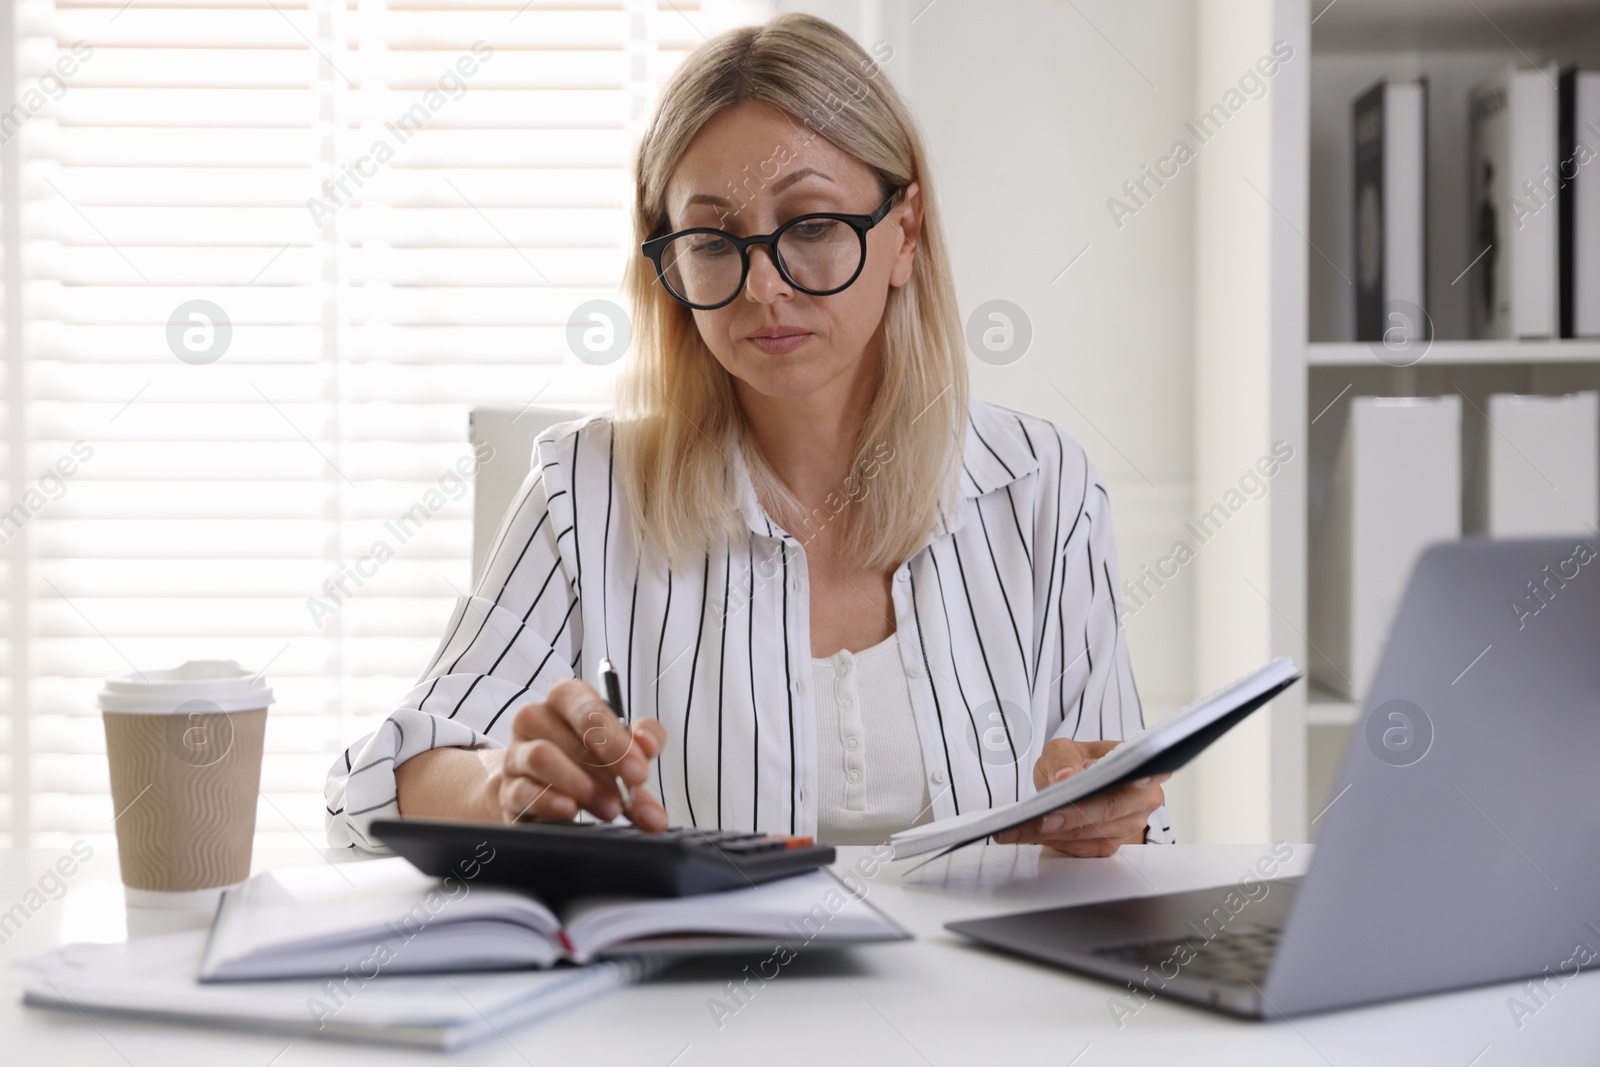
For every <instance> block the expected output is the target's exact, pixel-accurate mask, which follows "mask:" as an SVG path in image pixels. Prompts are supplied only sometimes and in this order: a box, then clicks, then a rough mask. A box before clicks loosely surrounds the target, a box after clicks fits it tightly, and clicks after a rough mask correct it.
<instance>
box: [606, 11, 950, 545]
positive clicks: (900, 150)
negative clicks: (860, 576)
mask: <svg viewBox="0 0 1600 1067" xmlns="http://www.w3.org/2000/svg"><path fill="white" fill-rule="evenodd" d="M879 75H881V71H880V69H879V67H878V65H877V63H876V62H875V61H874V60H872V59H871V58H870V57H868V55H867V53H866V52H865V51H864V50H863V49H862V48H861V47H860V46H859V45H858V44H856V43H855V41H853V40H851V38H850V37H849V36H847V35H846V34H845V33H844V32H843V31H841V30H840V29H839V28H838V27H836V26H834V25H833V24H832V23H829V22H826V21H824V20H822V19H819V18H816V17H814V16H810V15H803V14H784V15H780V16H778V17H777V18H774V19H772V20H771V21H770V22H768V23H766V24H765V25H762V26H746V27H741V28H739V29H734V30H730V31H728V32H726V33H723V34H721V35H720V36H718V37H717V38H715V39H714V40H711V41H708V42H707V43H706V44H704V45H702V46H701V47H700V48H698V49H696V50H695V51H694V52H693V53H691V54H690V55H689V56H688V57H687V58H686V59H685V60H684V61H683V62H682V64H680V66H679V67H678V69H677V70H676V71H675V72H674V74H673V75H672V77H671V78H670V79H669V80H668V82H667V83H666V85H665V86H664V87H663V88H662V91H661V96H660V103H659V105H658V107H657V109H656V112H655V115H654V116H653V118H652V120H651V122H650V125H649V126H648V127H647V128H646V130H645V132H644V134H643V137H642V140H641V142H640V145H639V150H638V155H637V157H636V160H635V164H634V188H635V197H634V204H633V224H634V244H633V254H632V256H631V257H630V259H629V265H628V269H627V276H626V280H625V283H624V285H625V288H626V290H627V293H628V297H629V300H630V302H631V305H632V310H633V329H634V339H635V351H634V353H633V358H632V359H631V361H630V363H629V365H628V366H627V367H626V368H625V369H624V370H623V372H622V374H621V375H620V376H619V379H618V383H617V397H616V399H617V424H616V443H617V451H618V454H619V457H620V460H621V462H620V463H619V471H620V476H621V478H622V479H623V482H624V485H625V487H626V493H625V495H626V498H627V501H628V508H629V511H630V512H631V515H632V519H633V522H634V524H635V529H636V530H637V531H639V533H640V535H641V539H642V541H643V543H645V544H649V545H651V546H653V547H654V548H655V549H656V550H657V551H659V552H660V553H661V555H662V556H663V557H665V558H666V559H667V560H668V562H669V563H670V564H671V565H673V566H681V565H686V564H688V563H689V561H691V560H692V559H694V558H696V557H699V556H701V555H702V554H703V553H704V552H707V551H709V550H710V548H711V547H712V546H713V545H717V544H720V543H722V542H721V538H722V537H726V538H727V539H728V543H730V544H733V545H742V544H743V543H744V540H745V538H746V537H747V536H748V534H749V527H748V526H747V525H746V524H745V523H744V521H743V520H742V518H741V514H740V510H739V509H740V502H741V500H742V499H743V495H744V494H743V488H742V487H740V486H737V485H735V484H734V467H733V450H734V449H736V448H740V447H742V448H743V451H744V456H745V462H746V464H747V466H748V469H749V474H750V480H751V482H752V483H753V485H754V486H755V489H756V492H757V496H758V499H760V500H761V501H762V503H763V504H764V505H765V506H766V507H767V508H768V509H769V512H770V514H771V515H772V517H773V519H775V520H776V521H777V522H778V523H779V524H780V525H782V526H783V527H784V528H785V529H787V530H788V531H789V532H790V533H791V534H794V535H795V536H796V537H800V538H802V539H809V538H805V537H804V535H803V534H802V533H801V529H802V528H803V527H807V526H809V525H811V524H812V523H813V522H814V521H816V519H817V517H818V514H819V513H821V516H822V520H823V521H824V522H827V521H830V519H831V521H836V522H837V523H838V524H839V525H838V526H837V527H836V533H837V535H838V541H837V545H838V549H839V552H840V555H841V556H842V558H843V560H844V562H845V563H846V564H847V565H852V566H858V567H873V568H879V567H887V566H891V565H898V564H900V563H902V562H904V561H905V560H906V559H908V558H909V557H910V556H911V555H912V554H913V553H915V552H916V551H918V550H919V549H920V548H921V547H922V546H923V545H924V544H925V543H926V542H927V539H928V537H929V536H930V535H931V533H932V531H933V529H934V526H935V523H936V521H937V519H938V515H939V511H940V509H941V508H943V509H945V510H946V511H947V512H948V509H949V507H950V506H951V504H952V503H953V499H954V491H955V486H956V484H957V474H958V472H959V467H960V462H961V454H962V445H963V442H964V440H965V433H966V420H967V397H968V385H967V367H966V362H965V355H964V352H963V345H964V340H963V336H962V330H961V322H960V314H959V312H958V310H957V307H956V299H955V291H954V287H953V285H952V284H951V282H950V266H949V261H948V258H947V255H946V251H945V242H944V235H943V232H942V230H941V229H940V226H939V212H938V207H937V205H936V203H935V200H934V195H933V189H932V187H931V185H930V183H929V181H928V171H927V165H926V156H925V154H924V152H923V148H922V141H921V138H920V136H919V135H918V132H917V128H916V124H915V121H914V120H913V119H912V117H911V114H910V111H909V109H908V108H907V107H906V104H905V102H904V101H903V100H902V99H901V97H900V95H899V93H898V92H896V91H895V89H894V87H893V86H892V85H890V84H889V83H888V79H887V78H884V77H881V76H879ZM839 89H843V90H844V91H845V92H846V93H848V94H849V96H848V99H843V98H841V97H840V96H839V95H838V94H837V92H836V90H839ZM752 100H753V101H758V102H760V103H763V104H767V105H770V106H772V107H776V108H778V109H779V110H781V111H783V112H785V113H786V114H788V115H789V116H790V117H791V118H792V119H794V120H795V122H796V123H797V124H804V126H805V130H804V131H799V130H798V127H797V132H799V133H800V134H801V136H804V137H806V139H807V140H809V138H810V137H814V136H817V135H819V134H820V135H823V136H825V137H826V138H827V139H828V140H829V141H830V142H832V143H833V144H834V145H836V146H837V147H838V148H839V149H840V150H841V151H843V152H845V153H847V154H848V155H850V156H852V157H854V158H855V159H857V160H860V161H861V162H862V163H864V164H866V165H867V166H868V167H870V168H871V169H872V170H873V172H874V173H875V174H876V175H877V177H878V179H879V181H880V182H881V183H882V185H883V187H884V188H883V193H882V195H884V196H887V195H888V192H889V190H891V189H894V190H899V189H902V188H903V187H904V186H905V185H906V184H908V183H909V182H912V181H917V182H918V183H919V184H920V189H921V194H922V205H923V214H922V233H921V235H920V239H919V243H918V245H917V251H916V256H915V261H914V264H913V266H912V270H911V278H910V280H909V281H908V282H907V283H906V284H905V285H903V286H899V287H891V288H890V290H889V294H888V302H887V304H886V306H885V308H884V313H883V321H882V323H881V325H880V329H881V330H882V331H883V339H882V345H881V359H880V365H879V373H878V374H877V376H876V381H875V384H874V395H873V397H872V400H871V403H870V406H869V408H868V412H867V416H866V419H865V421H864V423H863V424H862V426H861V428H860V432H859V434H858V436H857V440H856V442H855V451H854V454H855V456H856V457H857V458H856V462H855V463H854V464H853V465H852V468H851V476H850V478H849V479H847V483H849V484H847V485H846V486H842V487H841V490H842V492H841V493H840V494H838V495H839V496H840V498H841V499H843V500H845V504H844V506H842V507H841V506H834V505H831V504H830V506H829V509H828V511H824V510H823V509H821V508H818V509H814V510H813V512H812V514H810V515H807V514H806V512H805V508H804V507H803V506H802V505H801V503H800V501H799V500H798V499H796V497H795V496H794V494H793V493H792V492H791V491H790V490H789V488H788V487H787V486H786V485H785V484H784V483H783V482H782V480H781V479H779V478H778V477H777V475H776V473H775V472H774V471H773V470H772V468H771V466H770V465H769V464H768V463H767V462H766V460H765V458H764V457H763V456H762V455H761V450H760V448H759V447H758V446H757V444H756V441H755V438H754V436H753V435H752V434H750V433H749V432H748V427H747V424H746V421H745V414H744V411H743V408H742V406H741V405H740V403H739V401H738V397H737V394H736V393H735V392H734V387H733V379H732V376H731V375H730V374H729V373H728V372H727V371H726V370H724V369H723V367H722V365H721V364H720V363H718V362H717V360H716V357H715V356H713V355H712V353H711V350H710V349H709V348H708V347H707V346H706V344H705V342H704V340H703V339H702V338H701V336H700V332H699V330H698V328H697V327H696V325H695V322H694V317H693V313H692V312H691V311H690V309H689V308H688V307H686V306H684V305H682V304H680V303H678V302H677V301H676V300H674V299H673V298H672V297H671V296H670V295H669V294H668V293H667V292H666V291H665V290H663V289H662V287H661V285H660V284H659V282H658V281H657V279H656V275H655V269H654V267H653V266H652V265H651V264H650V262H649V260H648V259H646V258H645V257H644V256H643V255H641V254H639V253H638V251H637V249H638V246H639V244H640V243H642V242H644V241H645V240H647V239H649V238H650V237H651V236H653V235H654V234H655V233H656V232H658V230H659V229H660V228H661V227H663V226H664V225H665V223H666V219H667V211H666V189H667V183H668V180H669V179H670V178H671V176H672V173H673V171H674V170H675V169H676V168H677V165H678V162H679V160H680V159H681V158H682V157H683V154H684V151H685V150H686V149H687V148H688V146H689V142H690V141H691V140H693V139H694V136H695V135H696V134H697V133H698V132H699V131H700V129H701V128H702V127H703V126H705V124H706V123H707V122H709V121H710V120H711V119H712V118H714V117H715V116H716V115H717V114H719V113H720V112H722V111H724V110H726V109H727V108H730V107H733V106H735V105H737V104H740V103H743V102H745V101H752ZM821 299H826V298H821ZM885 449H887V450H888V455H887V456H886V455H885ZM863 472H868V473H866V477H868V478H870V479H871V485H870V486H865V485H864V484H862V482H861V476H862V473H863ZM831 499H832V498H831V497H830V500H831ZM829 512H833V513H836V516H837V517H836V518H832V516H830V514H829Z"/></svg>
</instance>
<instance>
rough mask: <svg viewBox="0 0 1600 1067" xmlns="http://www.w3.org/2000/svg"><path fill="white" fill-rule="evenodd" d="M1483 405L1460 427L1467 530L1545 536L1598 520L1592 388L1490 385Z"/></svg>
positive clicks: (1598, 446) (1598, 407) (1598, 439)
mask: <svg viewBox="0 0 1600 1067" xmlns="http://www.w3.org/2000/svg"><path fill="white" fill-rule="evenodd" d="M1484 407H1485V408H1486V410H1485V411H1484V413H1483V414H1482V415H1481V416H1478V415H1476V413H1474V417H1473V418H1472V419H1471V420H1470V422H1469V426H1470V428H1471V432H1470V433H1468V434H1466V435H1465V439H1466V441H1467V463H1468V469H1467V471H1466V472H1465V473H1466V493H1467V496H1466V519H1467V521H1466V528H1467V532H1469V533H1483V534H1488V535H1489V536H1491V537H1552V536H1558V535H1561V534H1582V533H1585V532H1587V531H1588V530H1590V529H1592V528H1593V527H1594V526H1595V524H1596V523H1600V501H1597V497H1600V393H1596V392H1593V391H1589V392H1582V393H1568V394H1567V395H1565V396H1517V395H1514V394H1511V393H1495V394H1492V395H1491V396H1490V397H1489V400H1488V403H1487V404H1485V405H1484Z"/></svg>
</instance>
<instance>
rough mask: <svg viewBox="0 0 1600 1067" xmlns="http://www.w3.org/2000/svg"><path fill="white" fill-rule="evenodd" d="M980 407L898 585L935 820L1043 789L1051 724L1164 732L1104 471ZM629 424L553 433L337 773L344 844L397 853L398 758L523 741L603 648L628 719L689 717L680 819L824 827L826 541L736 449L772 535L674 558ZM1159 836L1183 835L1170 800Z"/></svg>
mask: <svg viewBox="0 0 1600 1067" xmlns="http://www.w3.org/2000/svg"><path fill="white" fill-rule="evenodd" d="M969 415H970V418H969V419H968V422H967V428H966V438H965V442H964V448H963V464H962V474H961V493H960V498H959V501H958V507H956V508H955V509H954V511H953V513H951V514H946V513H945V512H944V511H943V510H942V509H941V511H940V514H939V520H938V523H937V524H936V526H935V528H934V531H933V533H932V534H931V536H930V538H929V540H928V543H927V544H925V545H924V546H923V547H922V548H921V549H920V550H919V551H918V552H917V553H916V554H915V555H913V556H912V557H911V558H910V559H909V560H907V561H906V562H905V563H903V564H902V565H901V566H900V567H899V568H898V569H897V570H896V572H895V575H894V581H893V583H892V596H893V606H894V615H895V637H894V640H895V642H896V645H897V648H898V652H899V656H900V660H901V663H902V664H903V666H904V668H905V673H906V677H907V679H908V680H909V682H910V687H911V699H912V704H913V707H914V709H915V713H916V721H917V734H918V738H919V742H920V745H921V747H922V757H923V767H924V769H925V772H926V773H927V775H928V788H929V795H930V796H931V797H932V799H933V817H934V818H935V819H941V818H948V817H951V816H954V815H958V814H960V813H961V812H964V811H971V810H973V809H976V808H985V807H991V806H994V805H996V804H1005V803H1009V802H1012V801H1015V800H1018V799H1021V798H1022V797H1024V796H1026V795H1028V794H1030V793H1032V792H1034V787H1033V766H1034V763H1035V761H1036V760H1037V759H1038V758H1039V754H1040V751H1041V750H1042V748H1043V747H1044V744H1045V742H1046V741H1047V740H1050V739H1051V738H1055V737H1070V738H1075V739H1078V740H1101V739H1121V738H1124V737H1127V736H1128V735H1129V734H1131V733H1132V732H1134V731H1136V730H1138V729H1140V728H1141V727H1142V726H1143V713H1142V710H1141V708H1140V703H1139V695H1138V690H1137V688H1136V687H1135V685H1134V681H1133V672H1132V669H1131V667H1130V666H1129V661H1128V649H1127V644H1126V642H1125V641H1124V639H1123V632H1122V628H1121V625H1120V622H1119V617H1118V610H1117V585H1118V571H1117V558H1116V550H1115V544H1114V539H1113V536H1112V529H1111V514H1110V505H1109V500H1108V498H1107V496H1106V491H1105V487H1104V486H1103V484H1102V483H1101V480H1100V477H1099V475H1098V473H1097V472H1096V471H1095V469H1094V467H1093V466H1092V465H1091V464H1090V463H1089V460H1088V457H1087V456H1086V455H1085V454H1084V451H1083V449H1082V448H1080V447H1079V446H1078V444H1077V442H1075V441H1073V440H1072V439H1071V438H1070V437H1068V436H1067V435H1066V434H1064V433H1062V432H1061V430H1060V429H1058V428H1057V427H1056V426H1055V425H1054V424H1053V423H1051V422H1049V421H1048V420H1046V419H1043V418H1039V417H1037V416H1033V415H1026V414H1023V413H1020V412H1016V411H1011V410H1009V409H1007V408H1003V407H999V406H996V405H993V404H989V403H985V402H982V401H974V402H973V403H972V404H971V407H970V409H969ZM611 430H612V423H611V418H610V416H609V415H608V414H604V413H602V414H596V415H591V416H587V417H585V418H582V419H579V420H575V421H572V422H566V423H562V424H560V425H557V426H553V427H551V428H550V429H548V430H546V431H545V432H544V433H542V434H540V435H539V437H538V438H537V440H536V441H535V443H534V447H533V462H532V464H531V466H532V469H531V471H530V473H529V475H528V477H527V480H526V481H525V482H524V483H523V485H522V487H521V489H520V490H519V492H518V495H517V498H516V500H515V501H514V503H513V504H512V506H511V508H510V509H509V510H508V511H507V513H506V516H505V517H504V519H502V520H501V523H500V528H499V530H498V531H497V533H496V537H495V542H494V545H493V548H492V549H491V552H490V555H489V558H488V560H487V562H486V564H485V566H484V572H483V576H482V577H481V578H480V579H479V581H478V584H477V586H476V588H475V589H474V590H473V592H472V593H471V594H470V595H468V596H463V597H462V598H461V599H460V600H459V601H458V602H457V604H456V606H455V610H454V612H453V613H452V615H451V618H450V621H449V623H448V624H447V626H446V628H445V632H444V636H443V638H442V639H441V641H440V644H439V647H438V649H437V651H436V652H435V653H434V656H433V659H432V660H431V661H430V662H429V664H428V665H427V667H426V668H425V669H424V670H423V672H422V674H421V677H420V680H419V681H418V682H417V684H416V686H415V687H413V688H412V690H411V691H410V692H409V693H407V694H406V695H405V697H404V699H403V700H401V702H400V706H399V707H398V709H397V710H396V711H395V712H394V713H393V714H391V715H390V716H389V718H388V719H386V720H385V721H384V722H383V723H382V724H381V725H380V726H379V728H378V729H377V730H376V731H374V732H373V733H371V734H369V735H367V736H365V737H363V738H361V739H360V740H358V741H356V742H355V743H354V744H352V745H351V746H350V747H349V748H347V749H346V750H345V751H344V752H343V753H342V754H341V755H340V756H339V757H337V758H336V759H335V761H334V765H333V767H332V768H331V769H330V770H329V773H328V779H327V784H326V798H327V812H328V816H327V828H328V839H329V842H330V844H332V845H334V846H337V847H360V848H363V849H371V850H374V851H380V850H382V846H381V845H379V844H377V843H376V842H374V841H373V840H372V839H371V837H370V836H369V832H368V831H369V826H370V824H371V821H372V820H373V819H374V818H380V817H385V816H393V815H395V814H396V813H397V812H398V805H397V803H396V798H395V778H394V769H395V767H396V766H397V765H399V764H400V763H403V762H404V761H405V760H407V759H409V758H411V757H412V756H415V755H416V754H417V753H419V752H425V751H428V750H429V749H432V748H437V747H440V746H457V747H485V746H487V747H498V746H501V745H504V744H505V743H506V742H507V740H508V739H509V736H510V725H511V713H513V712H514V711H515V710H516V709H517V708H518V707H520V706H521V705H523V704H526V703H528V702H531V701H536V700H540V699H542V698H543V696H544V694H545V692H546V691H548V689H549V688H550V686H551V685H552V684H554V683H555V682H556V681H557V680H558V679H561V678H565V677H569V676H574V675H576V676H578V677H581V678H585V679H588V680H589V681H590V682H591V683H594V682H595V680H596V678H597V675H598V663H599V660H600V658H601V657H606V658H609V659H610V660H611V661H612V662H613V663H615V664H616V665H617V669H618V671H619V673H620V674H621V675H622V679H621V680H622V684H623V686H624V687H625V702H626V710H627V712H628V713H629V714H630V715H631V714H639V715H651V716H654V717H655V718H656V719H658V720H660V722H661V723H662V725H663V726H665V727H666V730H667V743H666V747H665V749H664V750H663V752H662V754H661V756H660V758H659V759H657V760H656V763H655V766H654V768H653V772H652V773H653V774H654V776H655V783H654V784H655V788H656V792H657V795H658V796H659V797H661V798H662V800H663V802H664V804H665V805H666V809H667V813H668V816H669V819H670V821H671V822H672V823H674V824H681V825H686V826H701V827H718V828H727V829H738V830H759V831H762V832H783V833H791V834H814V833H815V832H816V824H817V801H818V797H817V780H818V775H817V752H816V736H817V731H816V722H815V708H816V705H815V696H814V694H813V693H812V691H811V690H812V686H813V684H814V683H813V672H812V669H811V660H812V657H811V639H810V630H811V626H810V597H809V593H808V588H809V586H808V580H807V571H806V554H805V548H804V545H803V543H802V542H801V541H800V540H799V539H797V538H796V537H795V536H794V535H792V534H791V533H789V532H788V531H786V530H784V529H782V528H781V527H780V526H779V525H778V524H777V523H775V522H773V521H772V519H771V518H770V517H769V516H768V515H767V514H766V511H765V509H764V508H762V506H761V504H760V501H759V500H758V499H757V496H756V493H755V490H754V488H753V487H752V485H751V482H750V479H749V478H748V477H747V476H746V475H747V470H748V468H747V467H746V465H745V463H744V457H743V455H742V453H741V452H740V450H739V449H737V448H735V449H734V450H733V462H734V464H735V466H736V467H737V468H738V477H737V479H736V483H735V484H737V485H740V486H743V487H744V492H743V499H742V502H741V503H742V508H743V514H744V515H745V517H746V519H747V521H748V523H749V526H750V531H751V535H752V536H751V537H750V539H749V540H748V543H747V544H744V545H740V546H738V548H737V549H735V548H734V547H731V546H730V547H725V548H723V550H721V551H717V552H710V553H707V555H706V557H705V559H704V560H703V561H702V562H701V563H700V564H699V565H698V566H693V567H691V568H689V569H677V570H673V569H670V568H668V567H667V566H666V563H665V561H664V560H663V559H662V558H661V557H660V555H659V554H658V553H655V552H654V551H650V550H645V551H643V552H641V550H640V545H639V542H638V540H637V539H636V538H635V537H634V535H633V532H632V530H631V529H630V528H629V523H628V522H627V521H625V516H626V509H625V508H624V507H623V506H622V504H623V502H622V501H621V500H620V499H619V496H620V494H621V493H622V492H623V491H624V490H623V487H622V485H621V484H620V482H619V481H618V480H617V479H616V478H615V477H614V473H615V467H614V464H615V452H614V449H613V447H612V433H611ZM891 461H892V460H891ZM1146 839H1147V840H1149V841H1163V842H1164V841H1170V840H1172V831H1171V827H1170V824H1169V822H1168V819H1167V814H1166V809H1165V808H1164V807H1163V808H1158V809H1157V810H1156V812H1155V813H1154V814H1153V815H1152V816H1151V818H1150V823H1149V828H1148V829H1147V831H1146Z"/></svg>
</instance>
